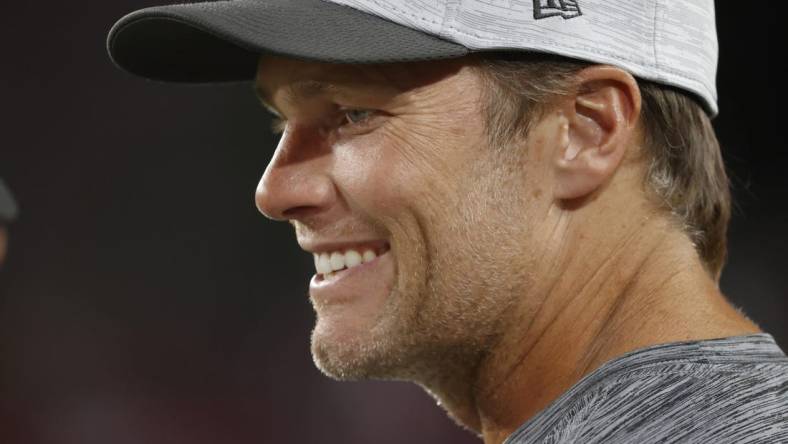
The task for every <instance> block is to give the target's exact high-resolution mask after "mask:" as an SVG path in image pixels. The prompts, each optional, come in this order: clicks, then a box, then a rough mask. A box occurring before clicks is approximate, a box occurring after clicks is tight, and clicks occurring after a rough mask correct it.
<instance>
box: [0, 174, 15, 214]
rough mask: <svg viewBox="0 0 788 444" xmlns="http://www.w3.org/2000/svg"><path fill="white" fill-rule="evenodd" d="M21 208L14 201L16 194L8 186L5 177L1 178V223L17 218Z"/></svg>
mask: <svg viewBox="0 0 788 444" xmlns="http://www.w3.org/2000/svg"><path fill="white" fill-rule="evenodd" d="M18 212H19V209H18V208H17V206H16V202H15V201H14V196H12V195H11V191H10V190H9V189H8V187H6V185H5V182H3V179H0V224H2V223H7V222H12V221H13V220H14V219H16V217H17V214H18Z"/></svg>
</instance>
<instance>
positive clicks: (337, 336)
mask: <svg viewBox="0 0 788 444" xmlns="http://www.w3.org/2000/svg"><path fill="white" fill-rule="evenodd" d="M396 337H397V335H396V334H393V332H388V331H387V332H381V331H380V330H377V329H376V328H372V327H371V326H361V325H358V324H356V325H355V328H353V327H351V326H350V325H348V324H343V323H330V324H329V323H327V322H326V321H325V320H318V323H317V325H316V326H315V329H314V330H313V331H312V345H311V350H312V359H313V360H314V362H315V365H316V366H317V368H318V369H319V370H320V371H321V372H323V373H324V374H325V375H326V376H328V377H330V378H332V379H336V380H339V381H356V380H361V379H396V378H398V376H400V373H401V372H400V371H399V367H400V366H402V364H403V363H404V362H406V361H407V359H406V358H405V356H403V353H402V352H404V351H405V350H399V351H398V350H397V349H398V348H400V347H396V344H397V342H398V341H396V340H392V339H395V338H396Z"/></svg>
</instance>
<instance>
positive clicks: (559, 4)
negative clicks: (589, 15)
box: [534, 0, 583, 20]
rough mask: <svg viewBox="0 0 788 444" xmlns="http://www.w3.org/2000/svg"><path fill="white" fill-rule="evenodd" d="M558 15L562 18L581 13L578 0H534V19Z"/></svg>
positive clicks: (576, 15) (572, 16)
mask: <svg viewBox="0 0 788 444" xmlns="http://www.w3.org/2000/svg"><path fill="white" fill-rule="evenodd" d="M556 15H560V16H561V18H563V19H564V20H566V19H570V18H575V17H578V16H581V15H583V13H582V12H580V5H579V4H578V0H534V19H536V20H539V19H543V18H547V17H554V16H556Z"/></svg>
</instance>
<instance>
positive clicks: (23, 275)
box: [0, 0, 788, 444]
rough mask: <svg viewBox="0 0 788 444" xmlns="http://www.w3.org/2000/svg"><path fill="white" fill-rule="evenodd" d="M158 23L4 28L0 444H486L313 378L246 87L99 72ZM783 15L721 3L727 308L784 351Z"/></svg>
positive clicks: (259, 119)
mask: <svg viewBox="0 0 788 444" xmlns="http://www.w3.org/2000/svg"><path fill="white" fill-rule="evenodd" d="M157 3H158V2H157V1H155V0H144V1H143V0H113V1H82V2H45V3H44V2H8V3H5V4H4V5H3V6H2V9H1V10H0V49H1V51H0V54H1V55H0V57H2V62H0V63H2V65H0V66H1V67H2V70H0V79H2V82H0V97H1V98H2V108H1V109H2V111H0V113H1V114H0V116H1V117H2V119H0V128H2V136H0V137H1V138H0V177H3V178H4V179H5V180H6V182H7V183H8V185H9V186H10V187H11V188H12V189H13V191H14V192H15V194H16V196H17V198H18V201H19V204H20V208H21V218H20V220H19V221H18V223H17V224H15V225H13V226H12V227H11V245H10V256H9V259H8V263H7V267H6V268H7V269H6V270H4V271H3V272H2V281H3V282H2V288H0V295H2V296H0V443H3V444H5V443H8V444H17V443H20V444H21V443H32V444H50V443H52V444H71V443H79V444H92V443H101V444H104V443H118V444H121V443H153V444H158V443H195V444H202V443H243V444H246V443H366V442H376V443H401V442H408V443H475V442H478V441H477V440H476V439H475V438H474V437H472V436H471V435H470V434H468V433H466V432H463V431H461V430H460V429H458V428H456V427H455V426H454V425H453V424H452V422H451V421H450V420H449V419H447V418H446V416H445V415H444V413H443V412H442V411H441V410H440V409H439V408H438V407H436V406H435V403H434V401H433V400H432V399H431V398H429V397H428V396H427V395H426V394H424V393H423V392H422V391H421V390H420V389H418V388H417V387H415V386H414V385H410V384H406V383H393V382H387V383H383V382H363V383H337V382H333V381H331V380H329V379H327V378H325V377H324V376H322V375H321V374H320V373H319V372H318V371H317V370H316V369H315V367H314V365H313V364H312V361H311V357H310V355H309V332H310V330H311V327H312V323H313V313H312V310H311V307H310V305H309V303H308V299H307V287H308V280H309V278H310V276H311V275H312V273H313V272H314V268H313V265H312V259H311V257H310V256H309V255H307V254H306V253H304V252H302V251H301V250H300V249H299V248H298V247H297V245H296V243H295V237H294V235H293V233H292V230H291V228H290V226H289V225H287V224H281V223H273V222H271V221H268V220H266V219H264V218H263V217H262V216H261V215H259V214H258V213H257V210H256V209H255V207H254V204H253V201H252V197H253V192H254V189H255V186H256V183H257V180H258V178H259V176H260V175H261V174H262V172H263V170H264V168H265V165H266V163H267V161H268V159H269V158H270V156H271V154H272V152H273V149H274V143H275V142H274V138H273V137H272V136H271V135H270V133H269V131H268V128H269V122H268V118H267V117H266V115H265V113H264V112H263V111H262V110H261V109H260V108H259V106H258V105H257V102H256V99H255V98H254V97H253V94H252V92H251V88H250V86H249V85H248V84H241V85H233V86H223V87H183V86H171V85H164V84H157V83H148V82H145V81H142V80H140V79H137V78H133V77H131V76H129V75H127V74H125V73H123V72H120V71H118V70H117V69H116V68H115V67H114V66H112V65H111V63H110V61H109V60H108V58H107V56H106V52H105V47H104V39H105V36H106V33H107V31H108V29H109V27H110V26H111V25H112V23H113V22H114V21H115V20H116V19H117V18H119V17H121V16H122V15H123V14H125V13H127V12H130V11H132V10H134V9H137V8H141V7H144V6H150V5H154V4H157ZM777 3H778V2H772V3H771V4H770V2H753V3H751V4H750V5H751V6H748V7H747V8H744V7H742V6H740V5H742V4H743V3H742V2H733V1H726V2H718V3H717V8H718V28H719V33H720V44H721V58H720V71H719V82H718V86H719V90H720V106H721V114H720V116H719V117H718V118H717V119H716V120H715V126H716V128H717V130H718V134H719V137H720V139H721V141H722V143H723V146H724V151H725V158H726V161H727V164H728V166H729V168H730V171H731V173H732V180H733V185H734V195H735V198H736V202H737V208H736V212H735V215H734V219H733V223H732V227H731V232H730V261H729V265H728V267H727V269H726V271H725V274H724V277H723V280H722V287H723V290H724V291H725V293H726V294H727V295H728V296H729V297H730V299H731V300H732V301H733V302H734V303H735V304H736V305H737V306H740V307H742V309H743V310H744V312H745V313H746V314H748V315H749V316H750V317H751V318H753V319H754V320H755V321H756V322H757V323H759V324H760V325H761V327H762V328H763V329H764V330H766V331H767V332H770V333H771V334H772V335H774V337H775V338H776V339H777V341H778V343H780V344H781V345H782V346H783V348H784V349H785V348H786V346H788V326H787V325H786V322H785V315H786V312H788V310H787V308H788V302H787V301H786V291H788V273H786V272H785V271H784V268H785V266H786V263H787V262H786V260H785V258H784V254H785V252H786V248H785V247H786V240H788V234H786V232H785V227H786V223H787V222H788V207H787V206H786V198H787V197H788V174H786V173H785V172H784V171H783V170H784V168H785V167H786V165H787V164H786V160H788V156H786V153H785V151H786V146H785V143H784V138H785V137H784V133H785V127H784V126H783V125H785V123H784V122H783V121H782V119H783V118H785V116H786V113H785V111H784V110H783V106H784V105H783V103H782V95H781V88H782V87H783V84H784V78H785V71H784V69H783V67H782V66H783V64H782V60H781V59H782V58H783V56H784V54H785V44H784V43H781V42H782V38H783V37H785V36H784V34H785V33H784V31H783V29H784V25H783V24H782V23H781V22H780V20H779V18H780V17H782V16H783V15H782V13H781V12H780V11H775V10H774V9H772V8H773V7H775V6H776V5H777ZM755 5H757V6H755Z"/></svg>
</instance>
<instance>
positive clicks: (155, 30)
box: [107, 0, 468, 83]
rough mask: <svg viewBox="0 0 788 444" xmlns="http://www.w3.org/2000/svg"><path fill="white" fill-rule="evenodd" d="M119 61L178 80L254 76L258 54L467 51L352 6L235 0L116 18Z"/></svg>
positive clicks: (362, 57) (381, 55)
mask: <svg viewBox="0 0 788 444" xmlns="http://www.w3.org/2000/svg"><path fill="white" fill-rule="evenodd" d="M107 45H108V49H109V53H110V56H111V57H112V60H113V61H114V62H115V64H116V65H118V66H119V67H121V68H123V69H125V70H127V71H129V72H131V73H133V74H136V75H139V76H142V77H146V78H150V79H155V80H164V81H177V82H196V83H200V82H216V81H240V80H251V79H253V78H254V73H255V69H256V67H257V59H258V58H259V55H260V54H261V53H269V54H283V55H288V56H290V57H296V58H300V59H305V60H318V61H324V62H344V63H387V62H398V61H415V60H430V59H436V58H450V57H459V56H462V55H465V54H467V53H468V50H467V49H466V48H464V47H463V46H461V45H458V44H456V43H450V42H447V41H445V40H442V39H439V38H437V37H434V36H431V35H428V34H425V33H423V32H421V31H417V30H413V29H410V28H407V27H405V26H402V25H398V24H395V23H392V22H390V21H388V20H384V19H382V18H379V17H376V16H374V15H369V14H364V13H362V12H360V11H357V10H355V9H353V8H350V7H347V6H343V5H336V4H333V3H329V2H325V1H320V0H265V1H261V0H234V1H218V2H205V3H193V4H181V5H172V6H160V7H153V8H146V9H143V10H140V11H137V12H134V13H131V14H129V15H127V16H125V17H123V18H122V19H121V20H119V21H118V23H116V24H115V26H113V27H112V30H111V31H110V33H109V37H108V39H107Z"/></svg>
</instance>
